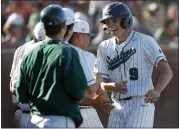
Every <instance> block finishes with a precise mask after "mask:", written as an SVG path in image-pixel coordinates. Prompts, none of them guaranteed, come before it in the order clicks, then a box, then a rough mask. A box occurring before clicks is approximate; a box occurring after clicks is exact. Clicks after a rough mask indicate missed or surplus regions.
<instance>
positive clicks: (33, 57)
mask: <svg viewBox="0 0 179 129" xmlns="http://www.w3.org/2000/svg"><path fill="white" fill-rule="evenodd" d="M59 42H60V41H57V40H44V41H43V43H41V44H40V45H38V46H37V47H35V48H34V49H33V50H32V51H30V52H29V53H28V54H27V55H26V56H24V58H23V61H22V64H21V68H20V78H19V82H18V86H17V100H18V101H19V102H21V103H29V104H30V109H31V113H32V114H36V115H63V116H67V117H71V118H72V119H73V120H74V122H75V125H76V127H79V126H80V124H81V123H82V121H83V118H82V116H81V113H80V109H79V106H78V103H77V102H78V101H79V100H82V99H83V97H84V94H85V88H87V81H86V78H85V74H84V72H83V69H82V67H81V64H80V62H79V56H78V53H77V52H76V50H75V49H73V48H70V47H69V46H67V44H62V43H59ZM69 50H71V60H70V54H69ZM69 60H70V65H69V68H68V69H67V70H66V72H64V70H65V68H66V65H67V64H68V61H69Z"/></svg>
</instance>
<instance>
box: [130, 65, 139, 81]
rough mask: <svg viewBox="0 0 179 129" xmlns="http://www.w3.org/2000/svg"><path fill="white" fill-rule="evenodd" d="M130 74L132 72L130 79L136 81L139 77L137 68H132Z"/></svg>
mask: <svg viewBox="0 0 179 129" xmlns="http://www.w3.org/2000/svg"><path fill="white" fill-rule="evenodd" d="M129 74H130V80H133V81H134V80H137V79H138V78H139V76H138V69H137V68H130V69H129Z"/></svg>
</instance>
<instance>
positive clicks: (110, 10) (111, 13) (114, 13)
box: [100, 2, 133, 29]
mask: <svg viewBox="0 0 179 129" xmlns="http://www.w3.org/2000/svg"><path fill="white" fill-rule="evenodd" d="M102 17H103V18H102V19H101V20H100V22H101V23H104V22H105V20H106V19H111V18H121V23H120V25H121V27H122V28H124V29H127V28H130V27H131V26H132V21H133V20H132V13H131V11H130V10H129V8H128V6H127V5H125V4H124V3H122V2H113V3H110V4H108V5H106V7H105V8H104V9H103V16H102Z"/></svg>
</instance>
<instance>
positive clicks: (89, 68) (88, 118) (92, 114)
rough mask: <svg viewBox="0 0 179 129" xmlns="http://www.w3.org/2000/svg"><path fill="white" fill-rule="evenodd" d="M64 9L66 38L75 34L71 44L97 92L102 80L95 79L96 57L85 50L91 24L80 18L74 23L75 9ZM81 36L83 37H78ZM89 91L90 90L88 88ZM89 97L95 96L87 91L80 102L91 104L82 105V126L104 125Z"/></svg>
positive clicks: (107, 104) (89, 82) (88, 80)
mask: <svg viewBox="0 0 179 129" xmlns="http://www.w3.org/2000/svg"><path fill="white" fill-rule="evenodd" d="M64 11H65V14H66V16H67V21H66V25H67V32H66V35H65V37H64V40H65V41H66V43H67V44H68V42H67V41H69V38H70V37H71V36H72V34H73V36H72V37H71V39H70V40H71V41H70V43H71V44H72V45H71V46H72V47H73V48H75V49H76V51H77V52H78V55H79V58H80V63H81V65H82V67H83V70H84V73H85V75H86V79H87V82H88V86H89V89H92V93H95V92H96V91H97V88H98V87H99V86H98V85H99V84H100V82H101V81H100V77H97V78H96V79H95V78H94V74H93V68H94V63H95V60H96V58H95V56H94V54H92V53H90V52H87V51H84V50H86V48H87V46H88V42H89V24H88V23H87V22H86V21H83V20H78V21H76V22H75V23H74V21H73V20H74V13H73V11H72V10H71V9H68V8H64ZM73 32H74V33H78V35H81V36H77V37H76V34H74V33H73ZM79 37H80V38H81V39H78V38H79ZM74 40H75V41H74ZM74 42H75V43H74ZM96 87H97V88H96ZM87 92H88V89H87ZM89 98H93V96H89V95H88V93H86V97H85V98H84V99H83V101H82V102H81V103H80V105H89V106H80V109H81V114H82V116H83V118H84V121H83V123H82V125H81V126H80V127H103V125H102V123H101V121H100V119H99V117H98V114H97V112H96V110H95V109H94V108H93V107H92V106H91V105H92V104H94V101H93V100H91V99H89ZM105 100H106V98H105ZM109 101H110V100H109V99H108V98H107V101H106V102H109ZM97 102H98V104H100V102H103V101H102V100H100V99H99V100H98V101H97ZM97 102H96V103H97ZM104 106H108V107H110V106H112V105H110V104H109V103H106V105H104ZM109 110H110V109H109Z"/></svg>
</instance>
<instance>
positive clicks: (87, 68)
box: [79, 51, 96, 86]
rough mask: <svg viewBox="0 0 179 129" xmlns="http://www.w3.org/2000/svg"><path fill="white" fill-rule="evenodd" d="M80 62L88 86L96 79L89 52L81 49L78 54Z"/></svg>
mask: <svg viewBox="0 0 179 129" xmlns="http://www.w3.org/2000/svg"><path fill="white" fill-rule="evenodd" d="M79 59H80V63H81V66H82V68H83V71H84V73H85V77H86V80H87V84H88V86H90V85H92V84H94V83H96V80H95V78H94V75H93V67H94V65H93V63H92V62H93V58H92V57H91V56H89V53H88V52H86V51H81V53H80V55H79Z"/></svg>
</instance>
